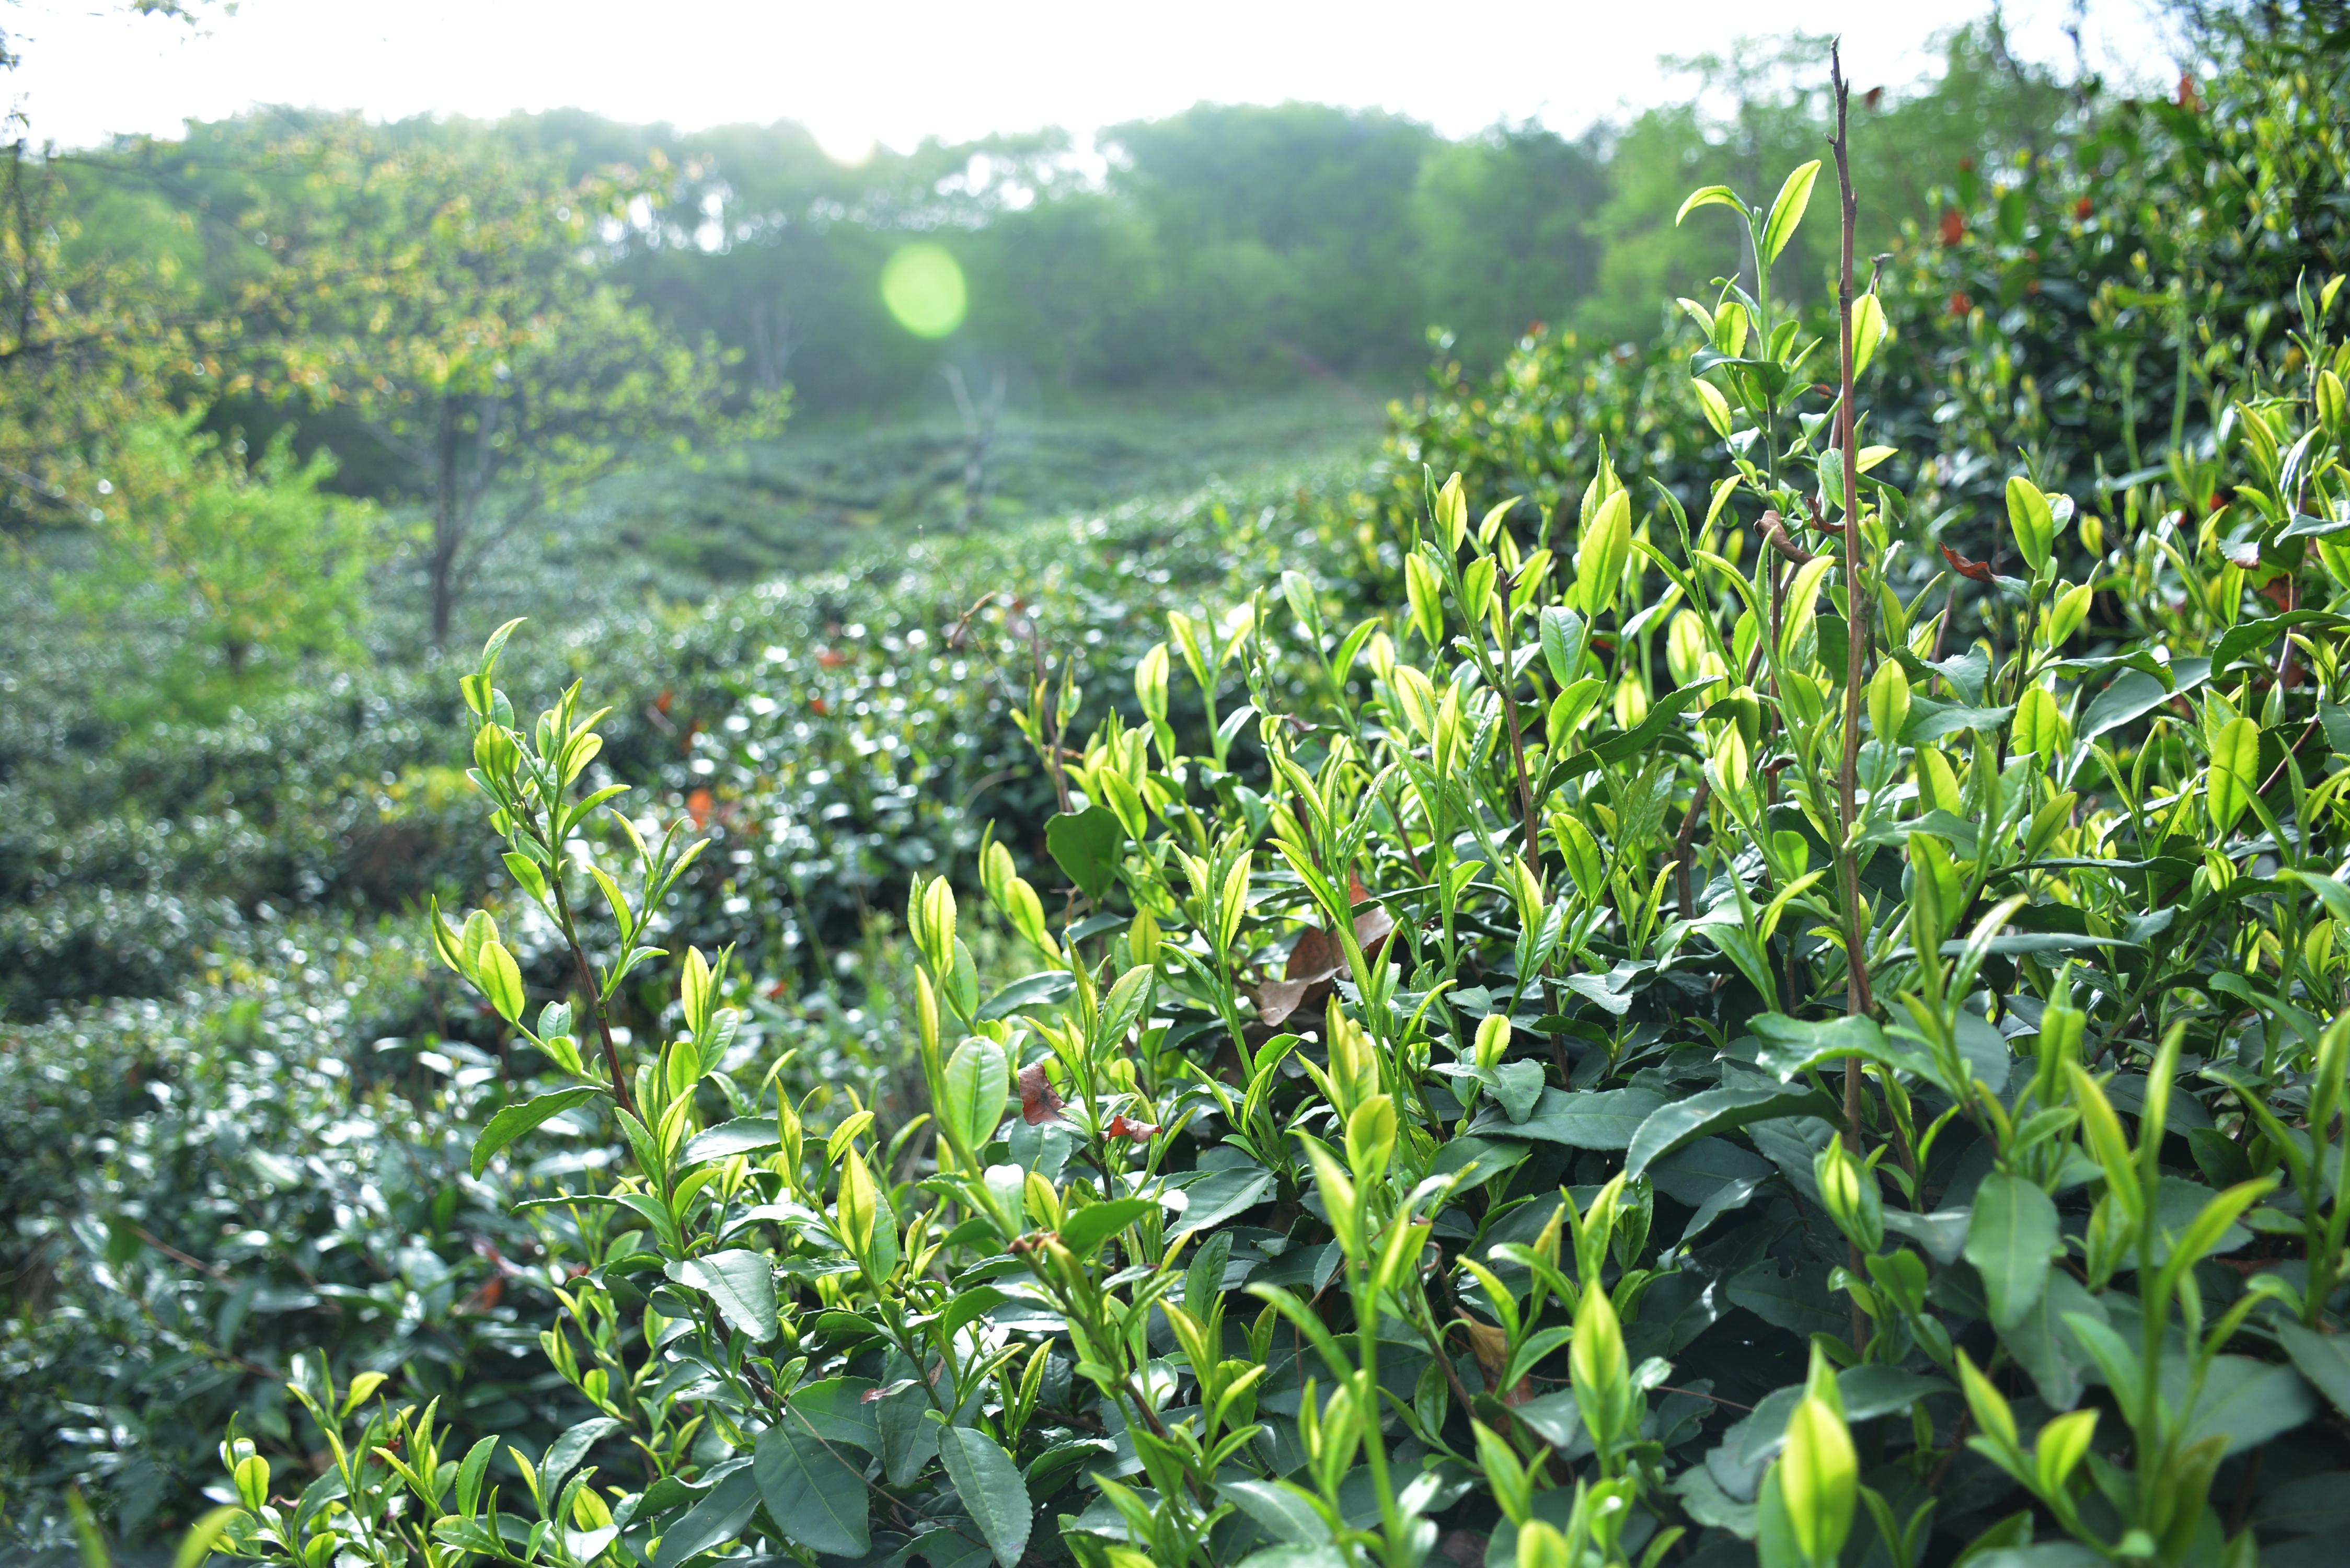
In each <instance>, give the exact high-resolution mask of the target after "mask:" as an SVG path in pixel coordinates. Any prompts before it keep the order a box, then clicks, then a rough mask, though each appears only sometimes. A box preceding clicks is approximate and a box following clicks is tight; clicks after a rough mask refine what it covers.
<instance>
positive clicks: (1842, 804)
mask: <svg viewBox="0 0 2350 1568" xmlns="http://www.w3.org/2000/svg"><path fill="white" fill-rule="evenodd" d="M1829 71H1830V79H1831V80H1832V82H1833V84H1834V86H1835V114H1836V133H1835V163H1836V188H1837V192H1838V194H1839V196H1840V197H1841V198H1842V203H1843V216H1844V247H1843V258H1842V265H1840V267H1839V269H1838V271H1837V275H1836V329H1837V336H1838V338H1839V339H1840V346H1841V348H1842V350H1843V366H1842V369H1843V376H1842V384H1841V388H1840V395H1839V397H1838V398H1837V400H1836V427H1835V428H1836V452H1837V454H1838V456H1839V458H1840V460H1841V461H1840V462H1838V464H1837V466H1838V467H1839V468H1840V469H1842V470H1843V472H1844V521H1845V525H1844V580H1845V609H1846V636H1845V645H1846V652H1845V683H1844V763H1843V766H1842V767H1841V768H1840V769H1839V770H1838V771H1837V774H1836V803H1837V805H1838V807H1839V809H1840V812H1841V815H1842V818H1843V820H1842V823H1841V825H1840V826H1842V828H1843V830H1844V843H1843V844H1842V846H1839V848H1838V849H1837V852H1836V869H1837V872H1838V875H1839V877H1840V878H1841V879H1842V882H1843V891H1844V904H1845V910H1844V919H1845V961H1846V969H1847V971H1848V975H1847V980H1846V986H1845V1010H1846V1012H1856V1013H1865V1012H1870V1011H1872V1009H1873V1007H1874V1005H1875V999H1874V998H1873V997H1872V995H1871V994H1870V991H1869V983H1868V951H1867V933H1866V931H1864V930H1863V929H1861V923H1860V886H1859V867H1858V865H1857V863H1856V860H1855V858H1854V849H1853V845H1852V835H1853V828H1854V826H1856V824H1857V823H1858V821H1859V819H1860V808H1859V804H1858V797H1859V778H1860V689H1861V682H1862V680H1863V679H1864V678H1865V676H1866V670H1867V659H1868V638H1869V625H1868V622H1869V614H1868V594H1867V591H1866V588H1867V585H1866V582H1865V581H1864V576H1863V574H1864V565H1865V564H1864V562H1863V560H1862V556H1861V550H1862V543H1861V527H1860V495H1859V472H1858V464H1857V462H1856V455H1855V445H1854V440H1853V425H1854V419H1853V357H1852V348H1853V345H1852V247H1853V227H1854V223H1855V221H1856V218H1857V216H1858V214H1859V210H1860V204H1859V202H1857V201H1856V199H1855V198H1854V196H1853V191H1852V161H1851V157H1850V146H1851V130H1850V125H1849V121H1848V119H1847V114H1846V109H1847V99H1848V97H1849V95H1850V93H1851V90H1852V89H1851V87H1850V84H1848V83H1847V82H1846V80H1845V79H1844V60H1843V57H1842V54H1841V51H1839V50H1831V52H1830V55H1829ZM1844 1083H1845V1089H1844V1093H1845V1119H1846V1122H1847V1123H1850V1124H1853V1125H1855V1126H1856V1125H1857V1124H1858V1120H1859V1116H1860V1064H1859V1062H1858V1061H1857V1060H1854V1061H1851V1062H1847V1063H1846V1064H1845V1080H1844ZM1855 1152H1857V1150H1856V1151H1855Z"/></svg>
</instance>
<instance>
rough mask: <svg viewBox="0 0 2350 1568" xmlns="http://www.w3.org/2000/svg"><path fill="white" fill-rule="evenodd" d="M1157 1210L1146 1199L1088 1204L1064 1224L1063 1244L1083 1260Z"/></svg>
mask: <svg viewBox="0 0 2350 1568" xmlns="http://www.w3.org/2000/svg"><path fill="white" fill-rule="evenodd" d="M1154 1207H1156V1206H1155V1205H1154V1204H1153V1203H1152V1202H1151V1201H1150V1199H1147V1198H1113V1199H1110V1200H1109V1201H1108V1202H1107V1203H1088V1204H1087V1205H1086V1206H1085V1207H1084V1208H1083V1209H1080V1210H1077V1211H1076V1213H1074V1214H1072V1215H1070V1216H1068V1218H1066V1219H1065V1220H1062V1221H1061V1244H1062V1245H1063V1246H1065V1247H1066V1248H1068V1250H1069V1251H1072V1252H1075V1253H1076V1255H1077V1256H1078V1257H1080V1258H1084V1257H1089V1256H1091V1255H1092V1253H1093V1251H1094V1249H1095V1248H1097V1247H1098V1246H1100V1245H1101V1244H1102V1243H1103V1242H1104V1241H1108V1240H1109V1239H1110V1238H1111V1237H1112V1236H1115V1235H1117V1234H1118V1232H1119V1231H1123V1230H1125V1229H1126V1228H1127V1227H1128V1225H1131V1224H1133V1223H1134V1222H1135V1221H1136V1220H1139V1219H1141V1218H1142V1217H1143V1216H1144V1215H1145V1214H1148V1213H1149V1212H1150V1210H1152V1209H1153V1208H1154Z"/></svg>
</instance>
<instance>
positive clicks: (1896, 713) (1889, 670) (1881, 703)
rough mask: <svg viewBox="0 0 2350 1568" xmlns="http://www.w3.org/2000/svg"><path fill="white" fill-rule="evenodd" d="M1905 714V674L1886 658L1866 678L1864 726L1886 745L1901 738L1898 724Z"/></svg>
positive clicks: (1902, 721) (1906, 687) (1907, 694)
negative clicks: (1866, 703) (1866, 722)
mask: <svg viewBox="0 0 2350 1568" xmlns="http://www.w3.org/2000/svg"><path fill="white" fill-rule="evenodd" d="M1908 717H1909V678H1908V676H1907V675H1904V674H1903V673H1902V672H1901V666H1900V665H1899V664H1898V663H1896V662H1895V661H1893V660H1892V659H1887V660H1886V661H1885V662H1884V663H1882V664H1880V665H1878V666H1877V674H1876V675H1875V676H1874V677H1873V678H1872V679H1871V680H1869V682H1868V727H1869V728H1870V729H1871V730H1874V731H1876V732H1877V739H1878V740H1880V741H1882V742H1885V743H1886V744H1887V745H1888V746H1889V745H1891V744H1893V743H1894V742H1896V741H1898V740H1899V739H1900V738H1901V726H1902V724H1903V723H1904V722H1907V721H1908Z"/></svg>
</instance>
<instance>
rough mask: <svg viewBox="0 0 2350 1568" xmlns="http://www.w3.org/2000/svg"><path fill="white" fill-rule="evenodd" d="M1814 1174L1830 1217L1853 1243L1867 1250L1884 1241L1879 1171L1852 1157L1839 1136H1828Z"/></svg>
mask: <svg viewBox="0 0 2350 1568" xmlns="http://www.w3.org/2000/svg"><path fill="white" fill-rule="evenodd" d="M1812 1175H1813V1177H1814V1179H1816V1180H1817V1181H1818V1183H1819V1188H1820V1202H1821V1204H1822V1205H1823V1206H1824V1207H1825V1208H1826V1210H1827V1211H1828V1218H1829V1219H1831V1220H1835V1227H1836V1229H1837V1230H1839V1231H1843V1232H1844V1233H1845V1235H1846V1237H1847V1238H1848V1239H1849V1240H1850V1241H1852V1244H1853V1245H1854V1246H1856V1247H1858V1248H1859V1249H1860V1250H1861V1251H1863V1252H1864V1253H1867V1252H1874V1251H1877V1249H1878V1248H1879V1247H1881V1246H1883V1245H1884V1244H1885V1197H1884V1194H1883V1193H1882V1192H1880V1191H1879V1190H1878V1189H1877V1176H1876V1173H1875V1172H1873V1171H1871V1170H1869V1169H1867V1168H1866V1167H1864V1166H1863V1165H1862V1164H1861V1163H1860V1162H1859V1161H1858V1160H1856V1159H1855V1158H1852V1153H1851V1151H1850V1150H1848V1149H1846V1147H1844V1144H1843V1142H1842V1141H1841V1140H1840V1139H1835V1138H1831V1139H1829V1140H1828V1143H1827V1145H1826V1147H1824V1148H1822V1149H1821V1150H1820V1152H1819V1153H1818V1154H1817V1155H1816V1156H1814V1158H1813V1160H1812Z"/></svg>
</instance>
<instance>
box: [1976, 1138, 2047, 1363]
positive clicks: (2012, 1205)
mask: <svg viewBox="0 0 2350 1568" xmlns="http://www.w3.org/2000/svg"><path fill="white" fill-rule="evenodd" d="M2057 1245H2058V1242H2057V1235H2056V1205H2055V1204H2054V1202H2052V1201H2050V1199H2049V1197H2048V1194H2046V1193H2045V1192H2043V1191H2042V1190H2041V1189H2040V1188H2039V1186H2038V1184H2036V1183H2034V1182H2031V1181H2027V1180H2025V1179H2023V1178H2022V1177H2020V1176H2013V1175H2010V1174H2009V1173H2008V1172H2006V1171H1997V1170H1995V1171H1993V1172H1991V1174H1990V1175H1989V1176H1986V1177H1984V1178H1983V1179H1982V1185H1981V1186H1980V1187H1978V1188H1976V1189H1975V1199H1974V1217H1973V1218H1972V1219H1971V1220H1969V1221H1968V1222H1967V1245H1966V1258H1967V1262H1970V1263H1972V1264H1973V1265H1974V1266H1975V1272H1977V1273H1979V1274H1981V1276H1982V1282H1983V1297H1984V1299H1985V1300H1986V1301H1987V1302H1988V1303H1990V1306H1991V1323H1992V1324H1994V1325H1995V1326H1997V1327H1998V1328H2000V1329H2002V1330H2005V1329H2010V1328H2012V1327H2014V1326H2015V1325H2016V1324H2019V1323H2021V1322H2022V1321H2023V1314H2026V1313H2028V1312H2030V1311H2031V1310H2032V1308H2033V1303H2037V1302H2038V1301H2039V1300H2040V1293H2041V1291H2042V1290H2043V1287H2045V1286H2046V1284H2047V1282H2048V1261H2049V1259H2050V1257H2051V1256H2053V1255H2054V1253H2055V1251H2057Z"/></svg>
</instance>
